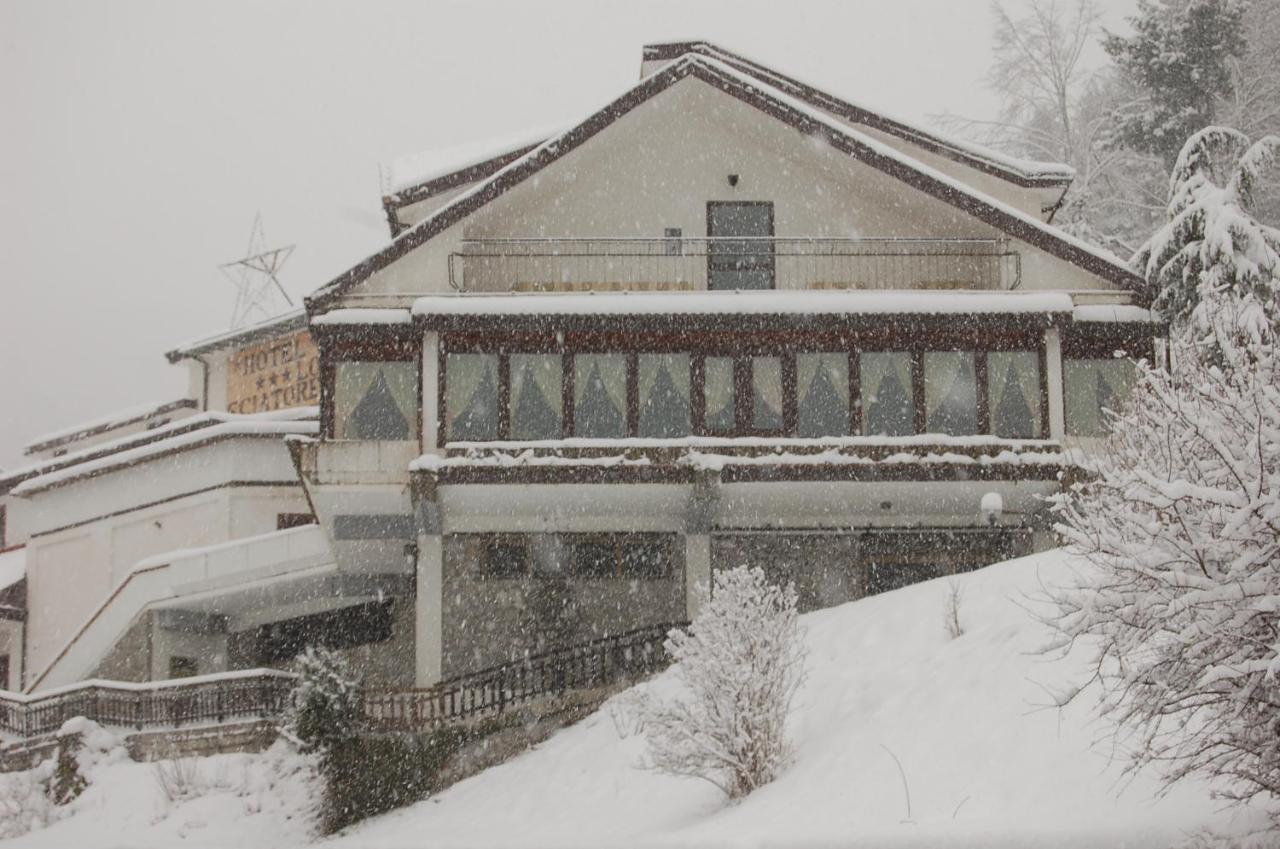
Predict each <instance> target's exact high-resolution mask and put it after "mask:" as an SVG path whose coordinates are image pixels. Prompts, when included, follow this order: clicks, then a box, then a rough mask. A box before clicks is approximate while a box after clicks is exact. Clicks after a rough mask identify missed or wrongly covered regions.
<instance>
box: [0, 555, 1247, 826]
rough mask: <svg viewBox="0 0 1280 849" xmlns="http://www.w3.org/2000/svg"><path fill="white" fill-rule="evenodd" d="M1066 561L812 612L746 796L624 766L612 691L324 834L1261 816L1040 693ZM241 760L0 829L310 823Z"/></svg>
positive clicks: (123, 783) (1115, 822)
mask: <svg viewBox="0 0 1280 849" xmlns="http://www.w3.org/2000/svg"><path fill="white" fill-rule="evenodd" d="M1069 566H1070V564H1069V563H1068V561H1067V558H1066V557H1065V556H1064V555H1063V554H1061V553H1059V552H1053V553H1050V554H1046V555H1039V556H1036V557H1029V558H1024V559H1021V560H1015V561H1010V562H1008V563H1003V564H999V565H996V566H993V567H990V568H988V569H985V570H982V571H980V572H977V573H973V574H971V575H968V576H965V577H963V578H962V579H960V581H961V584H962V586H963V593H964V595H963V600H962V602H961V609H960V617H961V623H962V625H963V627H964V628H965V633H964V634H963V635H962V636H961V637H959V638H958V639H955V640H952V639H950V638H949V637H948V635H947V634H946V631H945V628H944V615H943V612H944V605H945V598H946V595H947V588H948V585H947V582H946V580H945V579H944V580H939V581H932V582H929V583H925V584H919V585H916V586H913V587H909V588H907V589H904V590H899V591H897V592H893V593H889V594H886V595H882V596H878V597H875V598H870V599H866V600H863V601H858V602H854V603H852V604H848V605H845V606H843V607H839V608H835V609H832V610H826V611H822V612H818V613H814V614H810V615H808V616H806V617H804V618H803V620H802V621H803V622H804V625H805V627H806V628H807V635H806V641H807V643H808V646H809V659H808V677H807V681H806V683H805V685H804V687H803V688H802V690H801V691H800V695H799V696H798V701H797V704H796V709H795V711H794V714H793V718H794V723H793V726H792V730H791V737H792V740H793V741H794V743H795V748H796V751H795V759H794V762H793V764H792V765H791V767H790V768H789V769H788V771H787V772H786V773H785V774H784V775H783V776H782V778H781V779H779V780H778V781H777V782H776V783H774V784H773V785H771V786H768V787H766V788H764V789H762V790H760V791H758V792H756V793H755V794H753V795H752V796H750V797H748V798H747V799H746V800H744V801H743V802H741V803H739V804H736V805H728V804H726V803H724V802H723V801H722V799H721V797H720V795H719V793H718V791H716V790H715V789H714V788H713V787H711V786H710V785H709V784H705V783H702V782H699V781H697V780H693V779H676V778H670V777H665V776H661V775H657V774H654V773H651V772H646V771H642V770H639V769H637V768H636V766H635V765H636V763H637V761H638V760H639V759H640V757H641V753H642V751H643V741H642V740H641V738H640V737H638V736H636V735H633V734H627V733H626V729H625V727H624V728H622V729H621V731H622V734H621V735H620V728H619V724H618V723H617V722H615V720H614V713H613V711H612V709H611V708H612V707H613V705H612V704H611V705H606V706H605V708H604V709H603V710H601V711H600V712H599V713H597V714H595V715H593V716H591V717H589V718H588V719H587V720H585V721H584V722H582V723H580V724H579V725H577V726H574V727H572V728H569V729H567V730H565V731H563V732H561V733H559V734H557V735H556V736H554V737H553V738H551V739H550V740H549V741H547V742H546V743H544V744H543V745H541V746H539V747H538V748H537V749H536V750H534V751H532V752H529V753H527V754H525V755H523V756H521V757H519V758H516V759H515V760H513V761H510V762H508V763H506V764H504V765H502V766H499V767H496V768H494V769H492V770H490V771H488V772H486V773H483V774H481V775H479V776H477V777H475V778H473V779H470V780H468V781H465V782H462V783H460V784H458V785H456V786H454V787H453V788H451V789H449V790H447V791H446V792H444V793H442V794H440V795H439V796H437V797H435V798H433V799H429V800H427V801H425V802H423V803H420V804H418V805H416V806H413V807H411V808H407V809H405V810H402V811H399V812H395V813H392V814H389V815H387V816H384V817H381V818H379V819H377V820H373V821H370V822H368V823H365V824H363V825H361V826H358V827H356V828H355V829H353V830H351V831H349V832H348V833H346V834H344V835H341V836H339V837H337V838H334V839H332V840H330V841H322V842H320V843H319V844H317V845H321V846H332V847H335V849H338V847H353V849H354V847H362V849H364V847H378V848H379V849H383V848H384V847H385V849H392V847H421V846H432V847H436V846H600V845H625V846H651V845H652V846H752V847H756V846H789V847H791V846H821V847H825V846H833V847H834V846H841V847H846V846H851V845H852V846H863V845H866V846H921V847H924V846H929V847H934V846H947V847H952V846H964V847H969V846H972V847H995V846H1019V847H1026V846H1046V847H1056V848H1057V849H1066V847H1096V846H1126V847H1130V848H1131V849H1133V847H1152V849H1155V847H1161V849H1163V848H1164V847H1169V846H1176V845H1178V844H1179V843H1181V842H1182V841H1183V840H1184V839H1185V837H1186V835H1188V834H1189V833H1191V832H1193V831H1195V830H1196V829H1199V828H1202V827H1206V826H1209V827H1212V828H1214V829H1217V830H1220V831H1223V832H1230V833H1240V832H1242V831H1245V830H1247V829H1248V828H1249V826H1250V825H1256V820H1255V819H1254V818H1252V817H1249V816H1247V815H1246V816H1235V817H1233V816H1232V815H1230V814H1224V813H1222V812H1220V811H1219V810H1218V808H1217V805H1216V803H1214V802H1213V801H1212V800H1211V799H1210V798H1209V793H1208V788H1207V787H1205V786H1203V785H1199V786H1193V785H1187V786H1184V787H1181V788H1178V789H1177V790H1176V791H1175V792H1173V793H1172V794H1170V795H1169V796H1167V797H1165V798H1163V799H1159V800H1156V799H1154V798H1153V793H1154V791H1155V789H1156V786H1157V785H1156V783H1155V782H1154V780H1153V779H1152V778H1151V777H1150V776H1140V777H1139V778H1138V779H1136V780H1134V781H1133V782H1131V783H1129V784H1127V786H1126V785H1124V784H1123V782H1122V781H1121V776H1120V771H1119V768H1118V765H1116V764H1111V763H1109V761H1108V757H1107V755H1108V752H1109V751H1110V749H1109V746H1108V743H1109V742H1110V737H1109V736H1108V733H1107V728H1106V727H1105V726H1104V725H1102V724H1100V723H1099V722H1098V721H1097V720H1096V719H1093V718H1092V717H1091V714H1090V708H1091V707H1092V705H1091V703H1081V704H1076V705H1072V706H1071V707H1069V708H1068V709H1066V710H1063V711H1058V710H1054V709H1046V708H1044V707H1043V706H1044V705H1046V704H1047V703H1048V702H1049V701H1050V696H1049V694H1048V693H1049V692H1052V691H1056V690H1057V689H1058V688H1060V687H1062V686H1064V681H1065V680H1066V679H1067V678H1069V677H1070V675H1071V674H1072V673H1076V672H1079V669H1080V665H1079V662H1078V661H1077V662H1075V663H1072V662H1050V661H1047V660H1046V659H1045V658H1043V657H1041V656H1038V655H1037V654H1035V653H1034V650H1035V649H1036V648H1037V647H1038V646H1039V645H1040V644H1041V643H1042V642H1043V640H1044V639H1045V638H1046V632H1045V630H1044V629H1043V627H1042V626H1040V625H1038V624H1036V623H1035V621H1034V620H1033V619H1032V618H1031V617H1030V616H1029V615H1028V613H1027V612H1026V610H1025V609H1024V605H1026V604H1028V599H1027V597H1028V596H1031V595H1034V594H1036V593H1038V592H1039V591H1040V584H1041V582H1042V581H1043V582H1049V583H1052V582H1055V581H1061V580H1063V579H1064V576H1065V575H1067V573H1068V569H1069ZM669 685H670V682H669V680H666V679H665V678H659V679H658V680H657V681H655V682H654V683H653V684H650V685H646V686H669ZM1099 741H1100V742H1099ZM890 752H892V755H891V754H890ZM894 756H896V757H897V759H898V760H899V761H901V764H902V769H903V771H904V772H905V776H906V783H907V786H908V788H909V790H910V815H909V816H908V810H907V802H906V794H905V792H904V787H903V779H902V777H901V776H900V774H899V771H898V767H897V766H896V765H895V762H894ZM275 757H276V759H277V762H279V760H280V758H281V756H280V755H279V754H277V755H276V756H275ZM215 760H216V759H215ZM252 760H253V759H249V758H246V757H245V756H228V757H227V758H224V759H222V761H221V762H220V765H215V764H210V765H209V766H208V768H209V769H215V770H218V771H220V772H221V781H220V782H218V783H219V784H220V786H222V787H223V788H228V787H232V786H234V787H235V789H234V790H230V789H223V790H221V791H219V792H217V793H216V794H215V795H214V796H212V797H210V798H207V799H201V800H197V801H192V802H187V803H183V804H179V805H172V806H171V805H168V804H167V803H166V802H165V801H164V800H163V797H162V796H161V795H160V794H159V791H158V789H157V788H156V786H155V782H154V780H153V776H152V773H153V771H154V768H153V767H151V766H148V765H138V764H132V763H127V762H125V763H115V764H110V765H105V766H103V767H101V768H99V769H97V770H96V773H97V774H96V776H95V777H96V778H97V779H98V781H99V784H98V785H97V786H96V787H94V788H92V789H91V790H90V791H89V792H88V793H86V795H85V796H84V797H83V798H82V799H81V800H79V801H77V802H76V803H75V806H74V807H75V814H74V815H73V816H72V817H71V818H69V819H67V820H64V821H62V822H60V823H57V824H55V825H54V826H52V827H51V828H49V829H46V830H44V831H40V832H34V833H32V834H30V835H28V836H26V837H24V838H20V839H18V840H16V841H13V843H12V844H11V845H13V846H45V847H52V846H70V845H77V846H84V847H90V846H102V847H108V846H131V847H132V846H170V845H177V841H176V838H179V837H183V838H185V840H183V841H182V845H200V846H234V847H247V846H250V845H252V846H255V847H257V846H264V847H265V846H293V847H299V846H302V845H306V843H307V837H306V834H305V830H304V827H303V824H302V822H301V821H300V820H301V817H300V816H298V814H299V813H300V812H301V811H302V809H303V808H304V807H305V803H304V800H303V799H301V798H300V794H301V793H303V792H304V787H305V785H304V784H300V783H299V782H300V778H298V777H296V776H295V777H290V778H287V779H284V780H279V781H275V782H271V781H269V780H268V779H267V778H266V776H265V773H266V772H267V770H266V764H265V762H266V761H268V760H269V758H259V759H257V760H258V761H259V762H260V763H252V762H251V761H252ZM279 768H280V767H279V763H277V767H276V769H277V770H278V769H279ZM284 771H285V772H289V768H286V769H285V770H284ZM241 775H243V776H244V782H243V783H242V782H241V781H240V777H241ZM270 784H274V785H275V786H274V787H270V786H269V785H270ZM1117 794H1119V795H1118V796H1117ZM277 797H279V798H277Z"/></svg>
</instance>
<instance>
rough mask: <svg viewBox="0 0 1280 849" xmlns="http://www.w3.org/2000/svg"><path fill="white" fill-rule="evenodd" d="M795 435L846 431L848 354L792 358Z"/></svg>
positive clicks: (837, 434)
mask: <svg viewBox="0 0 1280 849" xmlns="http://www.w3.org/2000/svg"><path fill="white" fill-rule="evenodd" d="M796 406H797V413H798V419H797V422H796V435H797V436H806V437H812V436H844V435H845V434H847V433H848V432H849V355H848V354H798V355H797V356H796Z"/></svg>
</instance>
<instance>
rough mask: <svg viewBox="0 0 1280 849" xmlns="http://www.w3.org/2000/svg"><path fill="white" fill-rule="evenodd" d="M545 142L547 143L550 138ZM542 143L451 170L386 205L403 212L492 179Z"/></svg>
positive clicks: (385, 199) (389, 197) (400, 193)
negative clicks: (403, 208)
mask: <svg viewBox="0 0 1280 849" xmlns="http://www.w3.org/2000/svg"><path fill="white" fill-rule="evenodd" d="M542 141H546V139H543V140H542ZM542 141H540V142H537V143H535V144H526V145H524V146H522V147H518V148H516V149H515V150H509V151H507V152H506V153H500V154H498V155H497V156H494V157H490V158H489V159H485V160H483V161H481V162H476V163H473V164H471V165H468V166H466V167H465V168H459V169H458V170H457V171H451V172H450V173H448V174H442V175H440V176H439V177H433V178H431V179H430V180H426V181H424V182H421V183H417V184H415V185H412V186H409V187H408V188H405V189H400V190H399V191H396V192H392V193H391V194H389V195H386V196H385V197H383V198H382V206H383V208H384V209H387V210H392V209H400V208H401V207H405V206H409V205H410V204H414V203H418V202H419V201H424V200H426V199H427V198H431V197H435V196H436V195H438V194H440V193H441V192H447V191H449V189H456V188H457V187H458V186H465V185H467V184H468V183H475V182H478V181H480V180H483V179H484V178H485V177H489V176H491V175H492V174H494V173H495V172H497V171H501V170H502V169H503V168H505V167H507V166H508V165H510V164H511V163H512V162H515V161H516V160H517V159H519V158H520V157H522V156H524V155H525V154H526V153H528V152H529V151H531V150H533V149H534V148H535V147H537V146H538V145H540V144H542Z"/></svg>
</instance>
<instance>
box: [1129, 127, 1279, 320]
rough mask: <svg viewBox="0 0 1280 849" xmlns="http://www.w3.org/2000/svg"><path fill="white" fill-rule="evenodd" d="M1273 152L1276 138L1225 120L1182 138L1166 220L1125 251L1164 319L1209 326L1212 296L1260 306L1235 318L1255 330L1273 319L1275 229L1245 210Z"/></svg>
mask: <svg viewBox="0 0 1280 849" xmlns="http://www.w3.org/2000/svg"><path fill="white" fill-rule="evenodd" d="M1278 155H1280V137H1277V136H1267V137H1266V138H1263V139H1260V140H1259V141H1258V142H1256V143H1254V144H1253V145H1250V144H1249V139H1248V138H1246V137H1245V136H1244V135H1243V134H1242V133H1240V132H1237V131H1236V130H1232V129H1229V128H1226V127H1207V128H1205V129H1203V130H1201V131H1200V132H1198V133H1196V134H1195V135H1193V136H1191V138H1189V139H1188V140H1187V143H1186V145H1184V146H1183V148H1182V153H1181V154H1179V156H1178V161H1177V164H1176V165H1175V166H1174V169H1173V175H1172V176H1171V177H1170V179H1169V208H1168V221H1167V222H1166V223H1165V224H1164V226H1162V227H1161V228H1160V229H1159V230H1157V231H1156V233H1155V235H1153V236H1152V237H1151V239H1150V240H1149V241H1148V242H1147V243H1146V244H1145V245H1143V246H1142V248H1140V249H1139V251H1138V253H1137V254H1136V255H1135V256H1134V258H1133V265H1134V268H1135V269H1136V270H1137V271H1138V273H1140V274H1142V275H1143V276H1144V277H1145V278H1146V280H1147V282H1148V284H1150V286H1151V287H1152V289H1153V291H1154V292H1155V296H1156V297H1155V306H1156V308H1157V309H1159V310H1160V311H1161V312H1163V313H1164V315H1165V317H1166V318H1169V319H1171V320H1172V321H1174V322H1175V323H1177V324H1179V325H1181V324H1184V323H1188V322H1190V323H1191V324H1193V325H1194V326H1196V327H1197V328H1198V329H1199V331H1200V333H1201V334H1202V335H1203V334H1207V333H1210V332H1211V331H1212V330H1213V329H1214V327H1213V324H1212V322H1211V320H1210V319H1211V316H1212V314H1213V299H1214V296H1217V295H1234V296H1237V297H1240V298H1245V299H1251V300H1252V301H1253V302H1254V303H1256V304H1257V305H1258V306H1259V307H1261V311H1258V312H1255V313H1254V315H1253V316H1251V317H1249V320H1250V322H1251V324H1250V325H1249V326H1248V327H1245V326H1244V325H1242V324H1239V323H1237V325H1236V326H1237V327H1241V329H1248V330H1250V331H1251V332H1253V333H1254V334H1255V335H1256V331H1257V329H1258V327H1260V325H1261V323H1262V321H1264V320H1269V321H1270V322H1271V323H1272V324H1274V323H1275V322H1276V320H1277V318H1280V315H1278V314H1277V312H1276V309H1275V307H1276V303H1277V302H1276V298H1277V296H1280V230H1277V229H1275V228H1274V227H1269V226H1267V225H1265V224H1263V223H1262V222H1260V221H1258V220H1257V219H1256V218H1255V217H1254V215H1253V199H1254V195H1255V193H1256V192H1257V189H1258V187H1259V184H1260V183H1261V182H1262V180H1263V179H1264V178H1265V177H1266V176H1267V172H1268V169H1269V168H1270V167H1271V166H1273V165H1274V164H1275V161H1276V157H1277V156H1278ZM1219 329H1221V328H1219Z"/></svg>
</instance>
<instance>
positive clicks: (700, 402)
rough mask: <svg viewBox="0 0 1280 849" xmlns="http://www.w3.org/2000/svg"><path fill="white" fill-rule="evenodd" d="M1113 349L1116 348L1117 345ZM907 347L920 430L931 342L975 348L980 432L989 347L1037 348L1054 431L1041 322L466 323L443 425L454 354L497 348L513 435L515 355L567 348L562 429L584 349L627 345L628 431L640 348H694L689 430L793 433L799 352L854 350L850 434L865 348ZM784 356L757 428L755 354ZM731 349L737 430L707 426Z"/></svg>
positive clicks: (450, 340)
mask: <svg viewBox="0 0 1280 849" xmlns="http://www.w3.org/2000/svg"><path fill="white" fill-rule="evenodd" d="M1113 350H1114V349H1113ZM882 351H883V352H895V351H897V352H903V353H907V354H909V355H910V356H911V364H912V374H911V377H912V380H911V392H912V398H913V401H914V405H915V410H914V414H915V422H914V425H915V427H914V433H916V434H921V433H924V432H925V428H926V423H927V422H926V420H927V413H926V410H925V398H924V354H925V352H932V351H937V352H946V351H972V352H973V353H974V378H975V381H976V382H977V387H976V389H977V403H978V434H979V435H991V420H990V419H991V416H990V410H989V409H988V407H989V397H988V395H989V389H990V387H989V385H988V381H987V354H988V353H990V352H994V351H1034V352H1036V353H1037V355H1038V361H1039V369H1040V374H1039V377H1040V381H1039V383H1040V399H1039V404H1040V423H1041V425H1040V433H1039V434H1038V435H1036V436H1033V437H1029V438H1032V439H1046V438H1048V433H1049V389H1048V374H1047V352H1046V348H1045V344H1044V337H1043V333H1042V332H1041V331H1040V329H1039V328H1035V329H1031V330H1022V331H1013V332H1009V331H1004V332H1002V331H1001V330H1000V329H999V328H997V329H995V330H990V329H983V330H980V331H975V330H972V329H946V330H942V331H935V332H932V333H913V332H911V331H910V330H909V329H908V330H906V331H903V330H900V329H887V330H886V329H883V328H873V329H870V330H866V331H861V332H851V331H840V332H834V333H808V332H804V331H791V332H770V333H765V332H744V333H742V334H734V333H690V332H668V333H665V334H664V333H653V334H641V333H619V332H603V331H592V332H582V333H558V334H557V333H542V334H523V335H522V334H512V335H509V336H499V335H496V334H474V333H457V334H445V335H443V336H442V338H441V343H440V356H439V358H438V362H439V363H440V365H439V368H440V380H439V386H438V387H437V389H438V399H437V404H438V406H437V411H438V416H439V427H440V431H439V432H440V433H441V434H442V435H443V434H444V428H445V422H446V421H447V410H446V409H445V386H446V381H447V379H448V375H447V368H446V366H445V363H446V360H447V354H457V353H487V354H495V355H497V356H498V380H499V385H498V400H499V409H498V416H499V436H498V439H499V440H507V439H510V421H509V418H510V417H509V407H510V391H511V385H510V377H511V376H510V363H509V358H510V356H511V355H512V354H558V355H559V356H561V357H562V361H561V374H562V376H563V378H562V384H563V386H562V391H563V393H564V401H563V408H564V409H563V416H562V424H563V427H562V438H569V437H572V436H573V435H574V428H573V425H574V418H575V417H574V398H573V395H574V379H575V375H574V356H575V355H577V354H622V355H624V356H625V357H626V380H627V410H626V413H627V435H628V436H627V438H632V437H635V436H636V435H637V434H638V432H639V416H640V401H639V356H640V355H641V354H685V355H688V357H689V407H690V409H689V413H690V433H691V435H694V436H719V437H726V438H733V437H740V436H764V437H786V436H791V435H794V434H795V432H796V429H797V426H798V420H799V411H798V404H799V398H798V397H797V390H798V387H797V375H796V356H797V355H798V354H845V355H847V356H848V357H849V434H852V435H862V425H863V412H864V411H863V410H862V404H861V384H860V381H861V354H862V353H863V352H882ZM753 356H772V357H779V358H781V363H782V381H783V387H782V390H783V410H782V414H783V427H782V428H781V429H767V430H762V429H756V428H753V427H752V426H751V410H752V405H753V403H754V398H753V395H752V387H751V363H750V360H751V357H753ZM707 357H728V358H731V359H733V361H734V384H735V396H736V397H735V427H734V428H733V430H731V431H712V430H709V429H707V427H706V397H705V389H706V386H705V379H706V371H705V360H706V358H707Z"/></svg>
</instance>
